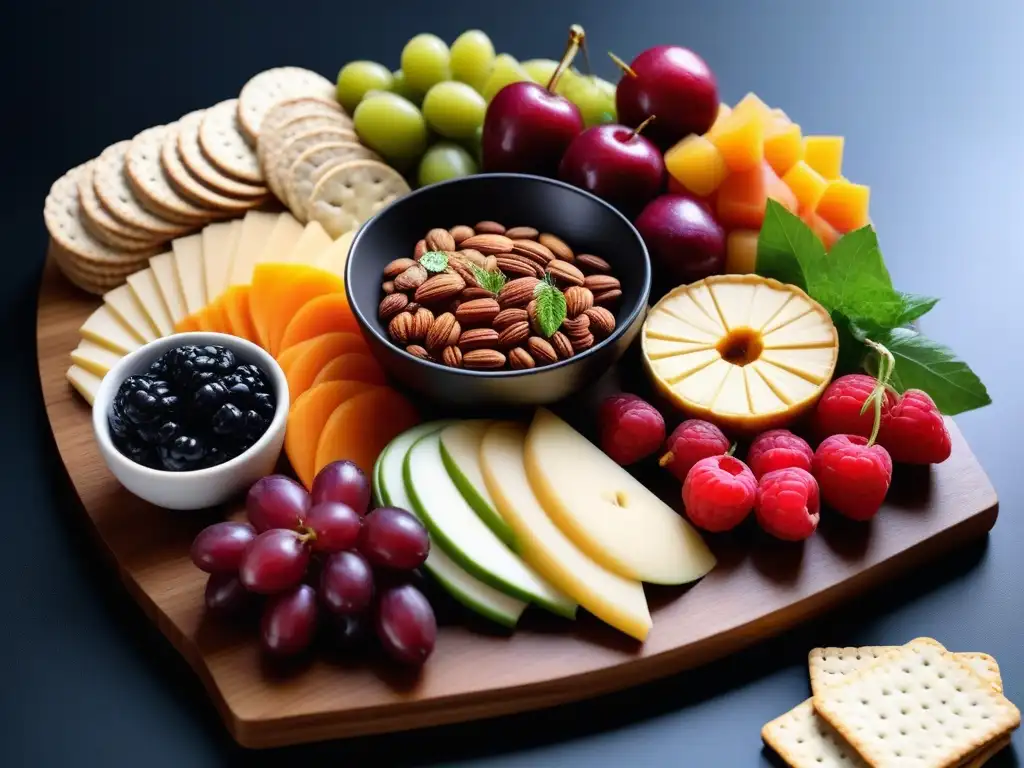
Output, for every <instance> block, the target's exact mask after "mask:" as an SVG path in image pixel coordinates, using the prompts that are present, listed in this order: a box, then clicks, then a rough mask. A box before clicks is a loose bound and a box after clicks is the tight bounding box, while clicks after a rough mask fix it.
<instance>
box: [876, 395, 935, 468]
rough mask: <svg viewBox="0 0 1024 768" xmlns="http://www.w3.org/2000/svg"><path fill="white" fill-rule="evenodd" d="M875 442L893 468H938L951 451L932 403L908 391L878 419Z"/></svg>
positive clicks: (926, 396)
mask: <svg viewBox="0 0 1024 768" xmlns="http://www.w3.org/2000/svg"><path fill="white" fill-rule="evenodd" d="M878 442H879V444H880V445H882V446H883V447H884V448H885V449H886V450H887V451H888V452H889V456H890V457H891V458H892V460H893V461H895V462H896V463H897V464H940V463H942V462H943V461H945V460H946V459H948V458H949V454H950V453H951V452H952V450H953V446H952V443H951V442H950V437H949V430H948V429H946V422H945V421H944V420H943V418H942V414H941V413H939V409H938V408H937V407H936V406H935V401H934V400H932V399H931V397H929V396H928V394H927V393H926V392H922V391H921V390H920V389H908V390H907V391H906V392H904V393H903V395H902V396H901V397H900V399H899V401H898V402H897V403H896V404H895V405H894V406H892V407H891V408H890V409H889V411H888V413H887V414H886V415H885V417H884V418H883V419H882V426H881V428H880V429H879V432H878Z"/></svg>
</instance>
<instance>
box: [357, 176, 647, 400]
mask: <svg viewBox="0 0 1024 768" xmlns="http://www.w3.org/2000/svg"><path fill="white" fill-rule="evenodd" d="M484 220H491V221H499V222H501V223H502V224H505V225H506V226H509V227H513V226H531V227H535V228H536V229H539V230H540V231H541V232H551V233H552V234H555V235H557V236H558V237H560V238H562V239H563V240H565V241H566V242H567V243H569V245H570V246H571V247H572V248H573V249H574V250H575V251H577V252H579V253H593V254H596V255H598V256H600V257H602V258H603V259H605V260H606V261H608V263H609V264H611V266H612V272H613V274H614V275H615V276H616V277H617V278H618V279H619V281H620V282H621V284H622V297H621V298H620V299H619V300H618V302H617V305H616V306H614V307H610V309H612V310H613V311H614V312H615V319H616V325H615V331H614V332H613V333H612V334H611V335H610V336H609V337H608V338H607V339H605V340H603V341H601V342H600V343H597V344H595V345H594V346H593V347H591V348H590V349H588V350H586V351H584V352H582V353H580V354H577V355H574V356H573V357H571V358H569V359H568V360H562V361H560V362H558V363H555V364H553V365H547V366H541V367H537V368H533V369H529V370H518V371H512V370H504V371H475V370H464V369H461V368H449V367H447V366H444V365H441V364H440V363H434V362H431V361H429V360H423V359H421V358H418V357H414V356H413V355H410V354H409V353H408V352H406V351H405V350H404V349H402V348H400V347H398V346H396V345H394V344H393V343H392V342H391V340H390V338H389V337H388V333H387V328H386V327H385V324H384V323H382V322H381V321H380V319H379V318H378V316H377V308H378V306H379V305H380V301H381V299H382V297H383V294H382V293H381V281H382V276H381V275H382V273H383V271H384V267H385V266H386V265H387V264H388V263H389V262H390V261H392V260H393V259H397V258H402V257H411V256H412V253H413V249H414V247H415V245H416V242H417V241H418V240H420V239H421V238H422V237H423V236H424V235H425V234H426V233H427V231H428V230H430V229H432V228H434V227H444V228H450V227H454V226H455V225H456V224H468V225H470V226H472V225H473V224H475V223H476V222H478V221H484ZM650 287H651V264H650V259H649V257H648V255H647V248H646V247H645V246H644V241H643V239H642V238H641V237H640V234H639V233H638V232H637V231H636V229H634V228H633V225H632V224H630V222H629V220H628V219H626V218H625V217H624V216H623V215H622V214H620V213H619V212H618V211H616V210H615V209H614V208H613V207H612V206H610V205H608V204H607V203H605V202H604V201H603V200H601V199H599V198H597V197H594V196H593V195H591V194H589V193H588V192H584V191H583V190H581V189H578V188H576V187H573V186H570V185H569V184H564V183H562V182H560V181H555V180H552V179H546V178H541V177H539V176H527V175H521V174H480V175H477V176H466V177H464V178H461V179H454V180H452V181H447V182H443V183H441V184H434V185H432V186H429V187H424V188H423V189H420V190H417V191H415V192H413V193H411V194H409V195H406V196H405V197H403V198H401V199H399V200H396V201H395V202H394V203H392V204H391V205H390V206H388V207H387V208H385V209H384V210H383V211H381V212H380V213H378V214H377V215H376V216H374V217H373V218H372V219H370V220H369V221H368V222H366V224H364V225H363V227H362V229H360V230H359V233H358V234H357V235H356V237H355V240H354V241H353V242H352V248H351V250H350V251H349V257H348V264H347V266H346V267H345V290H346V292H347V294H348V300H349V303H350V304H351V306H352V310H353V311H354V312H355V315H356V318H357V319H358V321H359V324H360V325H361V326H362V328H363V331H364V333H365V335H366V338H367V341H368V343H369V345H370V347H371V349H372V351H373V353H374V355H375V356H376V357H377V359H378V360H379V361H380V362H381V364H382V365H383V366H384V368H385V369H386V370H387V371H388V372H389V373H390V374H392V375H393V376H394V377H395V378H396V379H398V380H399V381H401V382H402V383H404V384H406V385H408V386H409V387H411V388H413V389H415V390H417V391H419V392H421V393H422V394H424V395H426V396H427V397H430V398H432V399H434V400H437V401H441V402H445V403H452V404H458V405H478V404H484V403H486V404H491V403H494V404H506V405H541V404H545V403H552V402H555V401H557V400H561V399H562V398H564V397H566V396H567V395H570V394H572V393H573V392H575V391H577V390H579V389H581V388H583V387H584V386H585V385H586V384H588V383H590V382H593V381H594V380H596V379H597V378H598V377H599V376H600V375H601V374H602V373H604V372H605V371H606V370H607V369H608V368H609V367H610V366H612V365H613V364H614V363H615V362H616V361H617V360H618V359H619V358H620V357H621V356H622V354H623V353H624V352H625V351H626V349H627V348H628V347H629V345H630V344H631V343H632V341H633V339H634V338H635V337H636V334H637V333H638V332H639V330H640V326H641V325H642V324H643V319H644V314H645V311H646V309H647V297H648V293H649V292H650Z"/></svg>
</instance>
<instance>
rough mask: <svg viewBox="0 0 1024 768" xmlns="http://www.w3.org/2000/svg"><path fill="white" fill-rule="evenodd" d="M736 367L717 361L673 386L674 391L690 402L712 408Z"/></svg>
mask: <svg viewBox="0 0 1024 768" xmlns="http://www.w3.org/2000/svg"><path fill="white" fill-rule="evenodd" d="M733 367H734V366H733V365H732V364H731V363H727V362H725V360H716V361H715V362H713V363H712V364H711V365H709V366H707V367H706V368H701V369H700V370H699V371H696V372H695V373H692V374H690V375H689V376H687V377H686V378H684V379H683V380H682V381H679V382H677V383H676V384H674V385H673V386H672V391H673V392H676V393H677V394H679V395H681V396H682V397H684V398H685V399H687V400H689V401H690V402H693V403H697V404H698V405H704V406H710V405H711V403H713V402H714V401H715V397H716V396H717V395H718V390H719V389H721V387H722V382H723V381H725V377H726V376H727V375H728V373H729V370H730V369H731V368H733Z"/></svg>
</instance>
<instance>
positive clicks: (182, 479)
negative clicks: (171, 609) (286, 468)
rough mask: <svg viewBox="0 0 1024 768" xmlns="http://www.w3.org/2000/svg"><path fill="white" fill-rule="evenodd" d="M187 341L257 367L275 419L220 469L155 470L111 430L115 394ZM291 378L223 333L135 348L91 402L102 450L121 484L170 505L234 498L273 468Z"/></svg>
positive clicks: (181, 336) (170, 338)
mask: <svg viewBox="0 0 1024 768" xmlns="http://www.w3.org/2000/svg"><path fill="white" fill-rule="evenodd" d="M185 344H196V345H198V346H205V345H207V344H217V345H219V346H223V347H227V348H229V349H230V350H231V351H232V352H234V353H235V356H236V357H237V358H238V360H239V362H242V363H250V364H255V365H258V366H259V367H260V368H262V369H263V371H264V373H266V375H267V380H268V382H269V383H270V385H271V387H272V388H273V391H274V399H275V402H276V408H275V411H274V418H273V420H272V421H271V422H270V426H269V427H268V428H267V431H266V432H265V433H264V434H263V436H262V437H261V438H260V439H259V440H257V441H256V444H255V445H253V446H252V447H251V448H250V449H249V450H247V451H245V453H242V454H240V455H239V456H236V457H235V458H233V459H231V460H230V461H226V462H224V463H223V464H220V465H218V466H216V467H209V468H207V469H196V470H192V471H188V472H169V471H166V470H160V469H150V468H149V467H144V466H142V465H141V464H136V463H135V462H134V461H132V460H131V459H129V458H128V457H127V456H125V455H123V454H122V453H121V452H120V451H119V450H117V447H116V446H115V445H114V442H113V440H112V438H111V434H110V422H109V416H110V410H111V408H112V404H113V402H114V395H116V394H117V390H118V388H119V387H120V386H121V384H122V382H124V380H125V379H127V378H128V377H129V376H132V375H135V374H139V373H145V372H146V371H147V370H148V369H149V366H150V364H152V363H153V361H155V360H156V359H157V358H159V357H160V356H161V355H162V354H164V352H167V351H168V350H170V349H174V348H175V347H180V346H183V345H185ZM288 405H289V402H288V381H287V379H285V376H284V371H282V370H281V366H279V365H278V364H277V361H276V360H274V358H273V357H271V356H270V355H269V354H268V353H267V352H265V351H263V350H262V349H261V348H260V347H257V346H256V345H255V344H253V343H251V342H248V341H246V340H245V339H240V338H238V337H237V336H229V335H227V334H223V333H176V334H174V335H172V336H167V337H165V338H162V339H157V340H156V341H151V342H150V343H149V344H146V345H145V346H143V347H141V348H140V349H137V350H135V351H134V352H132V353H131V354H128V355H126V356H124V357H123V358H121V360H120V361H119V362H118V363H117V365H115V366H114V367H113V368H111V369H110V371H109V372H108V373H107V375H106V376H104V377H103V383H102V384H100V388H99V392H97V393H96V400H95V401H94V403H93V406H92V426H93V432H95V434H96V443H97V444H98V445H99V447H100V454H101V455H102V456H103V460H104V461H105V462H106V463H107V466H108V467H109V468H110V471H111V472H113V473H114V477H116V478H117V479H118V480H119V481H121V484H122V485H123V486H124V487H125V488H127V489H128V490H129V491H131V492H132V493H134V494H135V495H136V496H138V497H140V498H142V499H145V500H146V501H148V502H151V503H152V504H156V505H157V506H161V507H167V508H168V509H202V508H204V507H212V506H215V505H217V504H222V503H223V502H225V501H227V500H228V499H230V498H231V497H232V496H234V495H235V494H237V493H240V492H242V491H244V490H246V489H248V488H249V486H251V485H252V484H253V483H254V482H256V481H257V480H258V479H259V478H261V477H263V476H264V475H269V474H271V473H272V472H273V471H274V467H275V465H276V464H277V459H278V457H279V456H280V455H281V447H282V446H283V445H284V432H285V425H286V424H287V422H288Z"/></svg>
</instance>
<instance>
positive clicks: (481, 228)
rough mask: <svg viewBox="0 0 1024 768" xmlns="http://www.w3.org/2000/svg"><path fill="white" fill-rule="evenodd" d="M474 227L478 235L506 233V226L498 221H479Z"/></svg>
mask: <svg viewBox="0 0 1024 768" xmlns="http://www.w3.org/2000/svg"><path fill="white" fill-rule="evenodd" d="M473 229H475V230H476V233H477V234H478V235H504V234H505V227H503V226H502V225H501V224H499V223H498V222H496V221H478V222H477V223H476V224H475V225H474V226H473Z"/></svg>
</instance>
